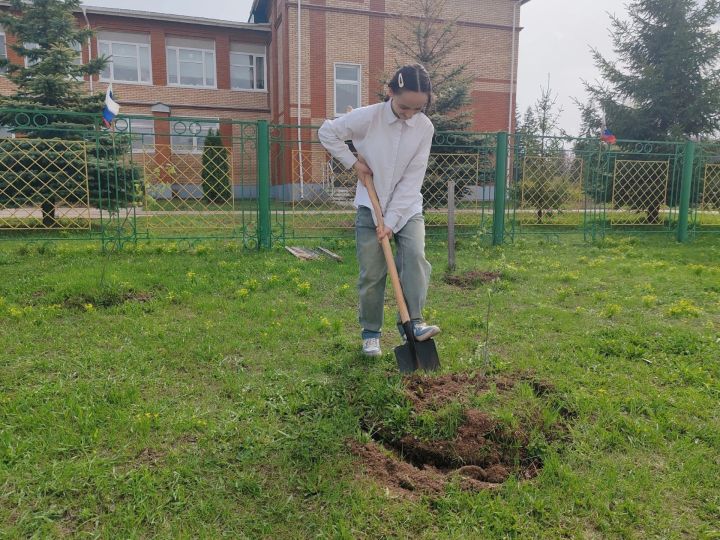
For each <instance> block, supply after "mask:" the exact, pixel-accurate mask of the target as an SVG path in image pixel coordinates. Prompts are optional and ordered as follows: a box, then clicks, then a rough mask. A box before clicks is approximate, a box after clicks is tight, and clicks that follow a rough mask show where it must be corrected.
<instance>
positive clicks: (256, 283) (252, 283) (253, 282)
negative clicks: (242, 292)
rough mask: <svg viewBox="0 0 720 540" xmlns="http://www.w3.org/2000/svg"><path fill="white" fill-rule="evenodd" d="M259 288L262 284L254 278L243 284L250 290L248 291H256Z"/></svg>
mask: <svg viewBox="0 0 720 540" xmlns="http://www.w3.org/2000/svg"><path fill="white" fill-rule="evenodd" d="M259 286H260V282H259V281H258V280H257V279H254V278H252V279H246V280H245V281H244V282H243V287H244V288H246V289H248V290H251V291H254V290H256V289H257V288H258V287H259Z"/></svg>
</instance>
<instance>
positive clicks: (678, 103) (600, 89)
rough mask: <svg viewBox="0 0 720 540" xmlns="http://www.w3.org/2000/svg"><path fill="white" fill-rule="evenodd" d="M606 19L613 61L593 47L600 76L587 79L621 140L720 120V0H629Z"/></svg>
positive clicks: (700, 128)
mask: <svg viewBox="0 0 720 540" xmlns="http://www.w3.org/2000/svg"><path fill="white" fill-rule="evenodd" d="M628 17H629V18H628V20H621V19H620V18H618V17H611V21H612V36H613V42H614V43H615V52H616V53H617V55H618V58H619V60H618V62H611V61H609V60H607V59H605V58H604V57H603V56H602V55H601V54H600V52H599V51H597V50H593V57H594V58H595V63H596V65H597V67H598V69H599V70H600V74H601V76H602V78H603V82H601V83H598V84H586V89H587V90H588V92H589V94H590V96H591V98H592V99H594V100H595V101H596V102H597V103H598V104H599V106H600V108H601V109H602V110H603V112H604V114H605V116H606V119H607V123H608V126H609V127H611V129H612V130H613V131H614V132H615V134H616V135H619V136H620V137H621V138H623V139H636V140H668V139H679V138H682V137H687V136H697V135H703V134H707V133H711V132H713V131H715V130H717V129H718V127H719V125H720V70H718V66H717V61H718V57H719V56H720V34H719V33H718V32H717V31H716V30H714V29H713V25H714V24H715V22H716V21H717V20H718V18H720V1H718V0H704V1H703V0H632V1H631V2H630V3H629V5H628Z"/></svg>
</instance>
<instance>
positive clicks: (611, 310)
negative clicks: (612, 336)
mask: <svg viewBox="0 0 720 540" xmlns="http://www.w3.org/2000/svg"><path fill="white" fill-rule="evenodd" d="M621 311H622V306H620V305H619V304H608V305H607V306H605V307H604V308H603V310H602V314H603V315H604V316H605V317H607V318H608V319H612V318H613V317H614V316H615V315H618V314H619V313H620V312H621Z"/></svg>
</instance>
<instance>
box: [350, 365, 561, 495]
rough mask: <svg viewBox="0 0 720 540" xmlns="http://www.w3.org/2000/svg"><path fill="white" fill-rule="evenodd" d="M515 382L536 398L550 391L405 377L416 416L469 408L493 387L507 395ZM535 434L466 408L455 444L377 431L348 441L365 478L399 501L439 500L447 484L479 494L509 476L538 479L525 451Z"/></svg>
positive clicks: (540, 385)
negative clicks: (466, 405) (443, 409)
mask: <svg viewBox="0 0 720 540" xmlns="http://www.w3.org/2000/svg"><path fill="white" fill-rule="evenodd" d="M519 381H525V382H528V383H530V384H531V386H532V388H533V390H534V392H535V394H536V395H537V396H545V395H547V394H548V393H550V392H552V391H553V389H552V386H551V385H549V384H548V383H545V382H542V381H535V380H529V378H528V376H526V375H525V376H519V377H517V378H507V377H505V378H499V379H497V380H492V381H491V380H490V379H488V378H485V377H482V376H480V375H470V374H447V375H442V376H439V377H427V376H422V375H413V376H412V377H408V378H407V379H406V381H405V385H406V387H405V394H406V396H407V397H408V399H409V400H410V402H411V403H412V404H413V409H414V411H415V412H418V413H419V412H422V411H425V410H428V409H430V410H433V409H438V408H440V407H442V406H443V405H446V404H448V403H451V402H461V403H462V402H467V400H468V399H469V397H470V396H472V395H477V394H479V393H482V392H483V391H485V390H487V388H488V387H489V385H490V383H491V382H493V383H494V384H495V387H496V388H497V389H498V390H500V391H507V390H508V389H510V388H512V387H513V386H514V385H515V384H516V383H517V382H519ZM538 422H541V421H540V420H539V421H538ZM531 424H534V422H531ZM533 428H535V429H537V428H538V425H520V426H519V427H516V428H514V429H510V428H509V427H508V426H505V425H503V424H502V423H501V422H499V421H498V420H495V419H493V418H492V417H490V416H488V415H487V414H485V413H484V412H482V411H480V410H478V409H473V408H469V409H466V410H465V411H464V419H463V423H462V424H461V425H460V427H459V428H458V430H457V433H456V435H455V437H454V438H453V439H440V440H421V439H419V438H418V437H416V436H414V435H411V434H406V435H403V436H400V437H398V436H396V435H393V434H392V433H391V432H390V431H389V430H387V429H384V428H382V427H380V428H379V429H378V428H377V426H376V428H375V430H374V431H373V432H372V433H371V434H370V435H371V437H372V438H373V441H372V442H369V443H366V444H360V443H358V442H356V441H351V442H350V449H351V451H352V452H353V453H354V454H355V455H357V456H358V457H360V458H361V460H362V462H363V465H364V467H365V470H366V472H367V474H368V475H369V476H371V477H372V478H374V479H375V480H377V481H379V482H380V483H382V484H383V485H385V486H386V487H387V488H388V489H391V490H393V491H395V492H397V493H399V494H401V495H403V496H409V497H415V496H417V495H441V494H443V493H444V492H445V489H446V486H447V485H448V483H457V485H458V486H459V487H460V489H463V490H468V491H478V490H483V489H495V488H497V487H499V486H500V485H501V484H502V483H503V482H505V481H506V480H507V479H508V478H509V477H510V476H511V475H512V476H515V477H517V478H520V479H531V478H534V477H535V476H537V474H538V472H539V470H540V469H541V468H542V460H541V459H540V458H539V457H537V456H534V455H532V454H531V453H530V452H529V451H528V444H529V442H530V441H529V439H530V433H531V431H532V430H533ZM548 435H549V436H548V438H552V436H551V434H548Z"/></svg>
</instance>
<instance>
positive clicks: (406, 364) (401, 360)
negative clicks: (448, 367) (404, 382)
mask: <svg viewBox="0 0 720 540" xmlns="http://www.w3.org/2000/svg"><path fill="white" fill-rule="evenodd" d="M414 345H415V354H413V351H412V348H411V346H410V343H408V342H407V341H406V342H405V343H404V344H403V345H398V346H397V347H395V359H396V360H397V365H398V369H399V370H400V373H412V372H413V371H415V370H416V369H424V370H425V371H436V370H438V369H439V368H440V357H439V356H438V352H437V347H435V341H434V340H433V339H428V340H427V341H416V342H415V343H414Z"/></svg>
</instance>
